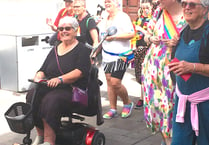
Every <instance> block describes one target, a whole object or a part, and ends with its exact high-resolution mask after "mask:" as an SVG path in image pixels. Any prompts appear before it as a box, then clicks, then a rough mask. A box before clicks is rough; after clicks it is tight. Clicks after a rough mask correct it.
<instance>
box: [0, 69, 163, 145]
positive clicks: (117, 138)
mask: <svg viewBox="0 0 209 145" xmlns="http://www.w3.org/2000/svg"><path fill="white" fill-rule="evenodd" d="M99 78H100V79H101V80H102V81H103V85H102V86H101V96H102V106H103V113H105V112H106V111H108V110H109V102H108V99H107V92H106V90H107V89H106V87H107V86H106V83H105V78H104V74H103V71H102V70H100V73H99ZM134 78H135V76H134V70H133V69H128V70H127V72H126V74H125V77H124V80H123V84H124V85H125V86H126V87H127V90H128V93H129V95H130V97H131V99H132V100H133V101H134V102H135V103H136V102H137V100H138V99H139V94H140V91H141V90H140V85H139V84H138V83H137V82H136V81H135V79H134ZM24 100H25V93H15V92H11V91H5V90H0V117H1V118H0V124H1V129H0V145H12V144H13V143H15V142H18V143H21V142H22V139H23V137H24V136H25V135H24V134H23V135H22V134H17V133H14V132H11V131H10V129H9V127H8V124H7V122H6V119H5V118H4V113H5V111H6V110H7V109H8V108H9V107H10V106H11V105H12V104H13V103H14V102H18V101H24ZM121 110H122V102H121V101H120V99H119V98H118V112H119V113H120V112H121ZM85 122H87V123H89V124H91V125H93V126H96V119H95V117H91V118H88V117H87V118H86V120H85ZM97 128H98V129H99V130H100V131H101V132H103V133H104V135H105V138H106V145H160V142H161V137H160V133H157V134H155V135H153V134H152V133H151V131H150V130H149V129H147V128H146V124H145V122H144V120H143V110H142V109H141V110H135V109H134V110H133V112H132V115H131V116H130V117H129V118H128V119H122V118H121V117H118V118H114V119H112V120H105V122H104V124H103V125H101V126H97ZM34 137H35V131H34V130H33V131H32V135H31V138H32V139H34Z"/></svg>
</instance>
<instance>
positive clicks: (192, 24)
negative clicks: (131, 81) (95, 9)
mask: <svg viewBox="0 0 209 145" xmlns="http://www.w3.org/2000/svg"><path fill="white" fill-rule="evenodd" d="M64 2H65V8H63V9H61V10H60V12H59V13H58V15H57V18H56V20H55V22H54V23H53V22H52V20H51V19H47V24H48V25H49V26H50V27H51V28H52V30H53V31H55V32H56V33H55V35H54V36H53V37H52V39H51V43H50V44H51V45H54V47H53V49H52V50H51V51H50V53H49V54H48V56H47V58H46V60H45V61H44V63H43V65H42V66H41V67H40V69H39V70H38V72H37V73H36V75H35V77H34V81H36V82H38V81H40V80H42V79H46V78H47V83H48V87H49V88H54V89H49V88H47V87H45V88H42V89H41V90H39V92H38V94H39V95H38V96H39V97H38V98H37V99H36V102H35V109H34V111H33V116H34V122H35V126H36V130H37V137H36V139H35V141H34V142H33V144H32V145H55V139H56V132H57V130H58V127H59V125H60V119H61V117H62V116H63V115H65V114H67V113H69V111H70V110H71V109H72V107H73V106H75V104H74V103H73V102H72V85H74V86H77V87H79V88H80V89H82V90H85V89H86V88H87V80H88V75H89V69H90V66H91V63H92V61H91V58H90V54H91V50H90V49H89V48H88V47H86V46H85V44H86V43H88V44H90V45H92V46H93V47H94V48H96V47H97V46H98V44H99V40H101V39H103V38H104V37H105V40H104V42H103V44H102V46H100V47H98V50H97V51H95V53H94V54H92V56H93V57H96V56H97V55H98V54H100V53H101V54H102V67H103V70H104V73H105V77H106V81H107V95H108V99H109V111H108V112H106V113H104V115H103V118H104V119H114V118H115V117H117V116H118V111H117V97H120V98H121V100H122V102H123V109H122V112H121V113H120V115H121V117H122V118H128V117H130V115H131V113H132V109H133V108H134V102H133V101H132V100H131V99H130V97H129V95H128V90H127V89H126V87H125V86H124V85H123V84H122V80H123V77H124V74H125V72H126V70H127V68H128V67H129V65H130V64H131V63H133V64H134V69H135V76H136V81H137V82H138V83H140V84H141V88H139V90H140V89H141V93H140V95H139V97H140V99H139V101H138V102H137V103H136V108H143V109H144V119H145V122H146V125H147V127H148V128H151V131H152V132H153V133H155V132H160V133H161V135H162V142H161V145H196V144H197V145H209V125H208V123H209V116H208V111H209V110H207V109H209V21H208V18H209V14H208V11H209V1H208V0H159V1H152V0H141V1H140V8H139V11H138V18H137V19H136V20H135V21H134V25H133V23H132V21H131V19H130V17H129V16H128V14H126V13H125V12H123V11H122V10H121V9H120V1H119V0H104V9H105V10H104V9H102V11H105V12H106V13H107V15H106V16H105V17H103V18H102V19H100V21H99V22H96V21H95V19H94V17H92V16H91V15H90V14H89V13H88V11H87V9H86V4H85V0H74V1H72V0H64ZM98 14H99V15H101V13H98ZM121 24H122V25H121ZM113 26H114V27H115V28H117V32H116V33H115V34H114V35H111V36H106V35H107V30H108V28H110V27H113ZM134 37H135V38H134ZM133 38H134V39H135V41H132V42H134V43H135V44H134V45H133V46H134V47H135V48H131V39H132V40H133ZM59 84H64V85H63V87H59V88H56V86H57V85H59ZM33 91H34V90H33V89H32V90H30V91H29V92H28V94H27V102H31V97H32V93H33ZM52 112H53V113H52Z"/></svg>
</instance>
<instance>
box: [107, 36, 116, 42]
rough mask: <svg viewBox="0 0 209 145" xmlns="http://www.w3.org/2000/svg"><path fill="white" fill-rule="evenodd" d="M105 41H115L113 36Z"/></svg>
mask: <svg viewBox="0 0 209 145" xmlns="http://www.w3.org/2000/svg"><path fill="white" fill-rule="evenodd" d="M105 40H106V41H114V40H115V36H114V35H113V36H107V37H106V39H105Z"/></svg>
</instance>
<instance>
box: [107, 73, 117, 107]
mask: <svg viewBox="0 0 209 145" xmlns="http://www.w3.org/2000/svg"><path fill="white" fill-rule="evenodd" d="M105 76H106V80H107V94H108V99H109V102H110V108H111V109H117V95H116V93H115V92H114V89H113V86H112V83H111V76H110V74H105Z"/></svg>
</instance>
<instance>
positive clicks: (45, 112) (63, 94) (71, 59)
mask: <svg viewBox="0 0 209 145" xmlns="http://www.w3.org/2000/svg"><path fill="white" fill-rule="evenodd" d="M54 49H57V47H55V48H54ZM54 49H52V50H51V51H50V53H49V54H48V56H47V58H46V60H45V61H44V63H43V65H42V67H41V68H40V70H39V71H43V72H44V74H45V76H46V77H47V78H48V79H51V78H54V77H58V76H61V75H62V74H61V72H60V70H59V69H58V65H57V61H56V56H55V50H54ZM89 55H90V50H89V49H88V48H86V47H85V46H84V45H83V44H82V43H78V45H76V46H75V48H74V49H73V50H71V51H70V52H68V53H66V54H65V55H63V56H58V60H59V63H60V67H61V69H62V72H63V73H64V74H65V73H68V72H70V71H72V70H74V69H79V70H80V71H81V72H82V74H83V77H82V78H80V79H79V80H77V81H76V82H74V83H73V85H74V86H78V87H79V88H81V89H85V88H86V87H87V82H88V75H89V69H90V66H91V63H90V58H89ZM33 91H34V90H33V89H32V90H30V91H29V92H28V94H27V96H26V100H27V102H29V103H30V102H31V100H32V96H33ZM71 96H72V88H71V84H67V85H64V86H63V87H59V88H53V89H52V88H47V87H44V86H43V87H41V88H40V89H38V90H37V95H36V96H35V100H34V103H33V109H34V110H33V116H34V121H35V126H37V127H39V128H41V129H43V123H42V119H45V120H46V122H47V123H48V124H49V125H50V126H51V127H52V129H53V130H54V131H55V132H56V131H57V130H58V128H59V126H60V123H61V122H60V119H61V117H62V116H63V115H67V114H69V112H70V110H71V108H72V107H73V105H74V104H73V103H72V101H71Z"/></svg>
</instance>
